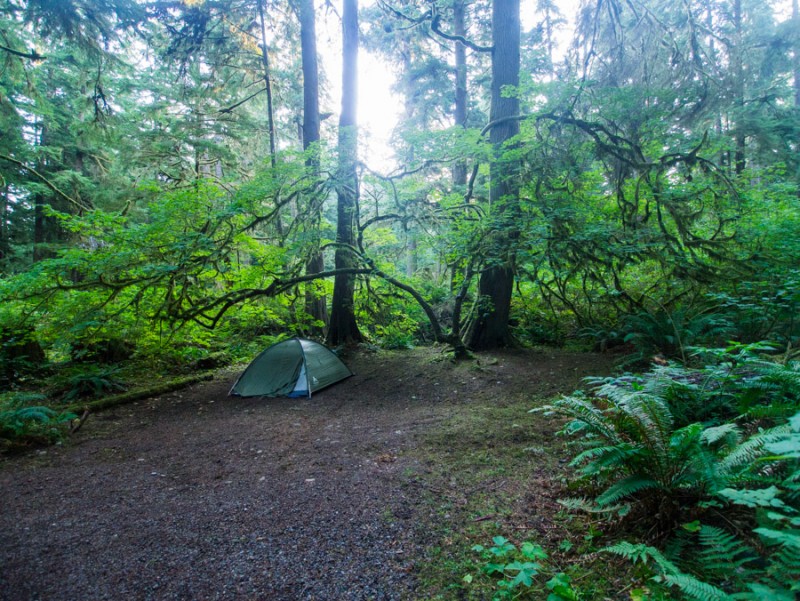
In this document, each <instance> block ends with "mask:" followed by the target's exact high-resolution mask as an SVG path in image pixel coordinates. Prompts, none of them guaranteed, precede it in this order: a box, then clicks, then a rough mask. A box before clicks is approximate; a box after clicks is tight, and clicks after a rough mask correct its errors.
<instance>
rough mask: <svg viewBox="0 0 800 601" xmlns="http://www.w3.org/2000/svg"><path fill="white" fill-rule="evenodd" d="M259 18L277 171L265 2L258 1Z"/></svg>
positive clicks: (272, 154) (272, 158) (271, 156)
mask: <svg viewBox="0 0 800 601" xmlns="http://www.w3.org/2000/svg"><path fill="white" fill-rule="evenodd" d="M257 4H258V18H259V25H260V28H261V63H262V66H263V69H264V86H265V87H266V90H267V127H268V128H269V160H270V164H271V165H272V168H273V169H275V165H276V156H275V117H274V112H273V109H272V78H271V76H270V68H269V50H268V48H267V30H266V27H267V23H266V20H265V19H264V0H257Z"/></svg>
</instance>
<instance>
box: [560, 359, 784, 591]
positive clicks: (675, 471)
mask: <svg viewBox="0 0 800 601" xmlns="http://www.w3.org/2000/svg"><path fill="white" fill-rule="evenodd" d="M766 348H767V347H766V346H765V345H748V346H744V345H732V346H731V347H729V348H728V349H725V350H711V351H709V350H705V353H704V355H705V356H706V357H712V358H714V359H716V361H715V362H712V363H709V364H708V365H707V366H706V367H704V368H702V369H687V368H685V367H679V366H664V367H658V368H655V369H654V370H652V371H650V372H649V373H647V374H644V375H643V376H623V377H620V378H607V379H594V380H592V385H593V391H592V394H591V395H586V394H581V393H577V394H574V395H571V396H568V397H565V398H562V399H560V400H558V401H556V402H555V403H554V404H553V405H551V406H550V407H548V408H545V409H546V410H548V411H551V412H555V413H558V414H560V415H563V416H567V417H569V418H571V421H570V422H569V423H568V424H567V425H566V426H565V428H564V432H565V433H567V434H570V435H573V436H576V437H578V442H579V444H580V445H582V447H583V450H582V451H581V452H580V453H578V455H577V456H575V458H574V459H573V460H572V466H573V467H575V468H576V469H577V471H578V473H579V474H580V475H581V477H582V479H583V481H584V482H586V483H588V484H591V485H592V486H593V487H595V488H594V490H598V491H599V493H597V494H596V495H594V498H593V499H591V500H586V499H581V500H569V501H566V502H565V503H564V504H565V505H567V506H568V507H570V508H573V509H584V510H585V509H590V510H593V511H614V512H616V513H618V514H620V515H626V514H628V513H634V514H635V515H638V516H639V518H640V519H644V520H647V521H648V522H649V523H648V524H645V526H646V529H647V530H648V531H650V532H653V531H654V530H653V526H657V527H658V528H656V531H657V532H660V533H662V534H668V533H670V532H672V535H668V536H666V537H664V540H667V541H669V542H668V544H667V546H666V548H665V549H664V550H659V549H657V548H655V547H651V546H648V545H647V544H645V543H638V544H633V543H627V542H623V543H619V544H617V545H612V546H610V547H608V548H607V549H606V551H608V552H610V553H615V554H617V555H622V556H624V557H626V558H628V559H630V560H632V561H634V562H643V563H646V564H647V565H649V566H650V567H651V569H653V570H654V571H655V572H656V579H657V581H658V582H660V583H662V584H663V585H665V586H667V587H669V588H672V589H675V590H678V591H680V592H681V594H682V595H684V596H685V597H687V598H690V599H703V600H706V599H748V600H755V599H774V600H776V601H780V600H783V599H794V598H796V597H797V595H798V594H800V413H797V409H798V406H800V365H798V363H797V362H795V361H790V360H783V361H773V360H769V359H765V358H761V357H759V356H758V355H757V352H758V351H763V350H765V349H766ZM792 413H794V415H793V416H792V415H791V414H792ZM692 418H694V419H697V418H701V419H702V418H705V419H702V421H700V420H698V421H692ZM631 509H633V510H638V511H633V512H631V511H630V510H631ZM703 522H705V523H703ZM720 526H723V527H722V528H721V527H720Z"/></svg>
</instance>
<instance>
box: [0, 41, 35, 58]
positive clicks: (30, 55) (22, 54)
mask: <svg viewBox="0 0 800 601" xmlns="http://www.w3.org/2000/svg"><path fill="white" fill-rule="evenodd" d="M0 50H5V51H6V52H8V53H9V54H13V55H14V56H19V57H20V58H28V59H30V60H32V61H43V60H45V59H46V58H47V57H46V56H43V55H41V54H39V53H38V52H36V50H32V51H30V52H20V51H19V50H14V49H13V48H9V47H8V46H3V45H2V44H0Z"/></svg>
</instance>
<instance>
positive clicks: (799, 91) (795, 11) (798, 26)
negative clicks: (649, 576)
mask: <svg viewBox="0 0 800 601" xmlns="http://www.w3.org/2000/svg"><path fill="white" fill-rule="evenodd" d="M799 4H800V3H798V0H792V23H794V28H795V29H794V30H795V32H797V31H798V30H800V7H799V6H798V5H799ZM792 53H793V57H792V59H793V70H794V106H795V108H800V40H798V38H797V34H795V38H794V48H793V50H792Z"/></svg>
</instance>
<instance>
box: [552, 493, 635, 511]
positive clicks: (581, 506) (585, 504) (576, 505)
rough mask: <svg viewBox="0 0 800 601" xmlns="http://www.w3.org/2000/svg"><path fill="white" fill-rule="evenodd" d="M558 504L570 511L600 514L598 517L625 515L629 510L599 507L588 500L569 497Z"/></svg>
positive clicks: (623, 507)
mask: <svg viewBox="0 0 800 601" xmlns="http://www.w3.org/2000/svg"><path fill="white" fill-rule="evenodd" d="M558 503H559V504H560V505H563V506H564V507H565V508H567V509H569V510H570V511H581V512H583V513H590V514H600V515H609V514H612V513H616V514H617V515H622V514H624V513H627V511H628V509H629V506H628V505H607V506H605V507H599V506H598V505H597V504H596V503H594V502H593V501H590V500H589V499H586V498H583V497H571V498H568V499H559V500H558Z"/></svg>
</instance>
